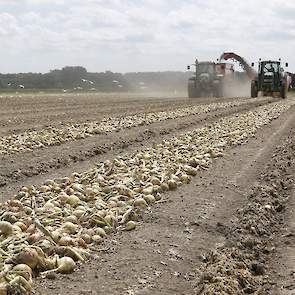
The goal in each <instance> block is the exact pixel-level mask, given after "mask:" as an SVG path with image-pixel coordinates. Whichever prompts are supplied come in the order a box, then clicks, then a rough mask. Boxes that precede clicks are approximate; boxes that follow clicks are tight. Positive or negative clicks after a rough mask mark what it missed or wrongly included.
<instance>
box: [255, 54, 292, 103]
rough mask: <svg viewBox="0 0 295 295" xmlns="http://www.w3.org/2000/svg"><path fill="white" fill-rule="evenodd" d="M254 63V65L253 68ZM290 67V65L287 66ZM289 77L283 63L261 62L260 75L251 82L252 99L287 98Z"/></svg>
mask: <svg viewBox="0 0 295 295" xmlns="http://www.w3.org/2000/svg"><path fill="white" fill-rule="evenodd" d="M253 66H254V63H252V67H253ZM285 66H286V67H288V63H286V64H285ZM288 84H289V83H288V76H287V74H285V72H284V70H283V68H282V67H281V61H271V60H268V61H261V60H260V61H259V66H258V74H257V76H256V77H255V78H254V79H253V80H252V81H251V97H257V96H272V97H281V98H286V97H287V92H288V87H289V85H288Z"/></svg>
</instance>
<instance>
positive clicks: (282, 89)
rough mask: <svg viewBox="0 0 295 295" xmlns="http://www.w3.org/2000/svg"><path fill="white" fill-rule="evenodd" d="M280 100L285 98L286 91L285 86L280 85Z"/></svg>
mask: <svg viewBox="0 0 295 295" xmlns="http://www.w3.org/2000/svg"><path fill="white" fill-rule="evenodd" d="M280 92H281V98H286V97H287V90H286V85H285V84H282V86H281V91H280Z"/></svg>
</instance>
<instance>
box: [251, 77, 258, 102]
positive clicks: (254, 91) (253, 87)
mask: <svg viewBox="0 0 295 295" xmlns="http://www.w3.org/2000/svg"><path fill="white" fill-rule="evenodd" d="M257 96H258V91H257V87H256V83H255V81H252V82H251V97H252V98H254V97H257Z"/></svg>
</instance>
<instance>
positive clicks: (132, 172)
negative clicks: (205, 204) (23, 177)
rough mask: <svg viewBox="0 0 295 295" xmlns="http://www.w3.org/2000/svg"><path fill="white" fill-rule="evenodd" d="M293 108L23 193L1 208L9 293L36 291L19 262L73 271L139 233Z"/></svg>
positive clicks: (235, 119)
mask: <svg viewBox="0 0 295 295" xmlns="http://www.w3.org/2000/svg"><path fill="white" fill-rule="evenodd" d="M239 103H240V102H239ZM216 105H218V104H216ZM216 105H215V104H214V106H215V107H216ZM293 105H294V102H293V101H292V100H286V101H279V102H274V103H271V104H268V105H264V106H260V107H257V108H255V109H253V110H250V111H247V112H243V113H238V114H235V115H232V116H228V117H224V118H221V119H220V120H217V121H216V122H213V123H210V124H207V125H206V126H204V127H202V128H197V129H194V130H192V131H188V132H186V133H184V134H181V135H178V136H175V137H172V138H170V139H164V140H163V141H162V142H161V143H159V144H155V145H154V146H153V147H150V148H143V149H141V150H140V151H137V152H134V153H131V154H121V155H119V156H117V157H115V158H114V159H111V160H106V161H103V162H101V163H98V164H97V165H96V167H95V168H92V169H90V170H87V171H85V172H83V173H72V174H71V175H69V176H68V177H62V178H57V179H52V180H51V179H49V180H47V181H46V182H45V183H44V184H43V185H42V186H39V187H34V186H26V187H23V188H22V189H21V190H20V191H19V192H18V193H16V194H15V195H14V197H13V198H12V199H11V200H9V201H7V202H5V203H3V204H2V205H1V211H2V214H1V222H2V223H1V226H2V228H1V230H2V233H3V235H2V241H1V250H2V253H3V258H2V264H3V270H5V278H6V279H7V288H12V289H17V290H18V291H20V292H22V291H23V290H24V289H28V288H29V287H30V285H31V282H30V277H29V278H28V279H27V280H26V279H24V280H23V279H17V278H19V276H16V275H15V272H16V269H17V267H19V266H17V265H18V264H23V263H27V265H29V266H30V267H31V269H32V270H33V271H34V273H43V275H44V276H51V275H52V273H55V272H60V273H64V272H72V271H73V269H74V268H75V265H76V263H77V261H80V262H84V261H85V260H87V259H88V258H89V255H90V253H92V252H93V251H95V249H97V247H98V246H97V245H98V244H101V243H102V242H103V241H104V239H105V238H106V236H108V235H109V234H111V233H114V232H117V231H129V230H133V229H135V228H136V227H137V223H138V221H139V220H140V217H141V215H142V213H143V212H144V211H145V210H150V209H149V208H150V207H151V206H152V205H153V204H154V203H156V202H161V200H162V198H163V194H166V192H168V191H171V190H175V189H176V188H177V187H180V190H181V187H182V186H183V185H185V184H188V183H189V182H190V180H191V178H192V176H196V175H199V174H201V173H202V171H206V170H207V169H210V166H211V164H212V161H213V159H214V158H217V157H222V156H223V154H224V153H226V151H227V149H228V148H229V147H232V146H238V145H241V144H243V143H246V142H247V141H248V140H249V139H251V138H252V137H254V136H255V135H256V134H257V130H259V129H260V128H263V127H264V126H266V125H268V124H270V123H271V122H272V121H273V120H274V119H276V118H278V117H279V116H280V115H281V114H283V113H284V112H286V111H288V110H289V109H290V108H291V107H292V106H293ZM207 107H209V106H207ZM217 107H218V106H217ZM223 107H228V105H227V106H224V105H223ZM211 108H212V106H211ZM211 108H209V109H207V111H210V110H212V109H211ZM189 112H191V109H187V110H186V111H184V112H183V110H182V111H181V112H180V113H176V114H177V116H179V117H181V116H187V115H188V113H189ZM169 116H170V117H171V116H172V118H174V119H175V117H174V116H175V113H173V114H169V115H168V116H167V114H166V116H165V113H164V114H163V113H162V114H161V115H159V116H151V117H150V118H149V119H148V120H147V119H146V118H144V119H142V118H141V119H142V120H144V122H145V123H146V122H149V120H156V121H157V120H160V121H161V119H162V118H165V119H164V120H167V119H169ZM155 118H156V119H155ZM176 118H177V117H176ZM137 119H138V118H137ZM142 120H141V122H143V121H142ZM124 122H125V123H124V124H125V125H124V124H123V126H130V121H128V120H127V121H124ZM87 126H88V125H87ZM139 230H140V229H139ZM64 256H66V257H70V258H68V261H67V262H68V264H69V269H68V270H67V271H64V269H62V267H61V266H60V265H61V264H62V262H63V261H64V260H65V259H63V258H62V257H64ZM27 259H29V260H30V261H29V262H28V260H27ZM74 261H76V262H74ZM55 268H57V269H55ZM26 271H27V272H30V270H26ZM15 280H18V281H17V283H16V284H15V282H14V281H15Z"/></svg>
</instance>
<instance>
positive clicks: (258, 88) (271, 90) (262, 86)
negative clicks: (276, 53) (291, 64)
mask: <svg viewBox="0 0 295 295" xmlns="http://www.w3.org/2000/svg"><path fill="white" fill-rule="evenodd" d="M220 58H221V59H224V60H228V59H233V60H236V61H237V62H239V63H240V65H241V67H242V68H243V69H244V71H245V73H246V74H247V76H248V78H249V79H250V80H251V97H257V96H272V97H276V96H278V97H281V98H286V96H287V92H288V89H289V87H290V84H291V80H292V79H291V75H288V74H287V73H285V72H284V70H283V68H282V66H281V61H280V60H278V61H272V60H266V61H262V60H259V64H258V72H256V71H255V70H254V69H253V67H254V63H252V64H251V66H250V65H249V64H248V63H247V62H246V61H245V59H243V58H242V57H241V56H239V55H237V54H235V53H233V52H225V53H223V54H222V55H221V57H220ZM285 66H286V67H288V63H286V64H285Z"/></svg>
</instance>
